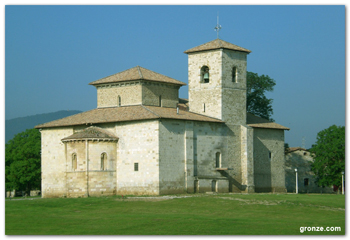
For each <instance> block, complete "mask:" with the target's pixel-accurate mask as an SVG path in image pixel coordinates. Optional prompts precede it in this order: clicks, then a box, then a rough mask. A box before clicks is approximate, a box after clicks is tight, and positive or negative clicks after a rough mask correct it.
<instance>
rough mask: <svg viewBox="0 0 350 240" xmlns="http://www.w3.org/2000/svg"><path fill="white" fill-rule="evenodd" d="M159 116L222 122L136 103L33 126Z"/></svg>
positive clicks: (85, 123) (181, 111)
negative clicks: (135, 104)
mask: <svg viewBox="0 0 350 240" xmlns="http://www.w3.org/2000/svg"><path fill="white" fill-rule="evenodd" d="M159 118H167V119H181V120H192V121H205V122H223V121H221V120H219V119H216V118H211V117H207V116H204V115H201V114H197V113H192V112H188V111H184V110H182V109H180V110H179V114H177V112H176V108H165V107H152V106H141V105H137V106H125V107H110V108H97V109H93V110H90V111H87V112H83V113H79V114H76V115H72V116H69V117H65V118H62V119H59V120H55V121H52V122H48V123H44V124H39V125H37V126H35V128H49V127H64V126H74V125H91V124H99V123H110V122H126V121H137V120H148V119H159Z"/></svg>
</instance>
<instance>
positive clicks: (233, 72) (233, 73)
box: [232, 67, 237, 83]
mask: <svg viewBox="0 0 350 240" xmlns="http://www.w3.org/2000/svg"><path fill="white" fill-rule="evenodd" d="M232 82H235V83H236V82H237V68H236V67H233V68H232Z"/></svg>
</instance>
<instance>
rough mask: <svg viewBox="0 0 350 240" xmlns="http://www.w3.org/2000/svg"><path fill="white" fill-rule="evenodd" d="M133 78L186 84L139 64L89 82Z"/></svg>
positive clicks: (99, 82) (132, 79) (92, 83)
mask: <svg viewBox="0 0 350 240" xmlns="http://www.w3.org/2000/svg"><path fill="white" fill-rule="evenodd" d="M135 80H147V81H155V82H163V83H171V84H176V85H181V86H182V85H186V83H183V82H180V81H178V80H175V79H173V78H170V77H167V76H165V75H162V74H159V73H156V72H153V71H151V70H148V69H146V68H143V67H140V66H136V67H133V68H130V69H128V70H125V71H123V72H119V73H116V74H113V75H111V76H108V77H105V78H102V79H100V80H97V81H94V82H91V83H89V84H90V85H98V84H104V83H116V82H125V81H135Z"/></svg>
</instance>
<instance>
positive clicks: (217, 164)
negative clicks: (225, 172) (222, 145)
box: [215, 152, 221, 168]
mask: <svg viewBox="0 0 350 240" xmlns="http://www.w3.org/2000/svg"><path fill="white" fill-rule="evenodd" d="M215 167H216V168H220V167H221V153H220V152H217V153H216V156H215Z"/></svg>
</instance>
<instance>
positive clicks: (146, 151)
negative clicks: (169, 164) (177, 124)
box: [115, 120, 159, 195]
mask: <svg viewBox="0 0 350 240" xmlns="http://www.w3.org/2000/svg"><path fill="white" fill-rule="evenodd" d="M115 134H116V135H117V136H118V137H119V141H118V150H117V194H118V195H126V194H133V195H159V147H158V146H159V122H158V120H155V121H154V120H152V121H134V122H129V123H116V126H115ZM135 163H138V171H135V170H134V164H135Z"/></svg>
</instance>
